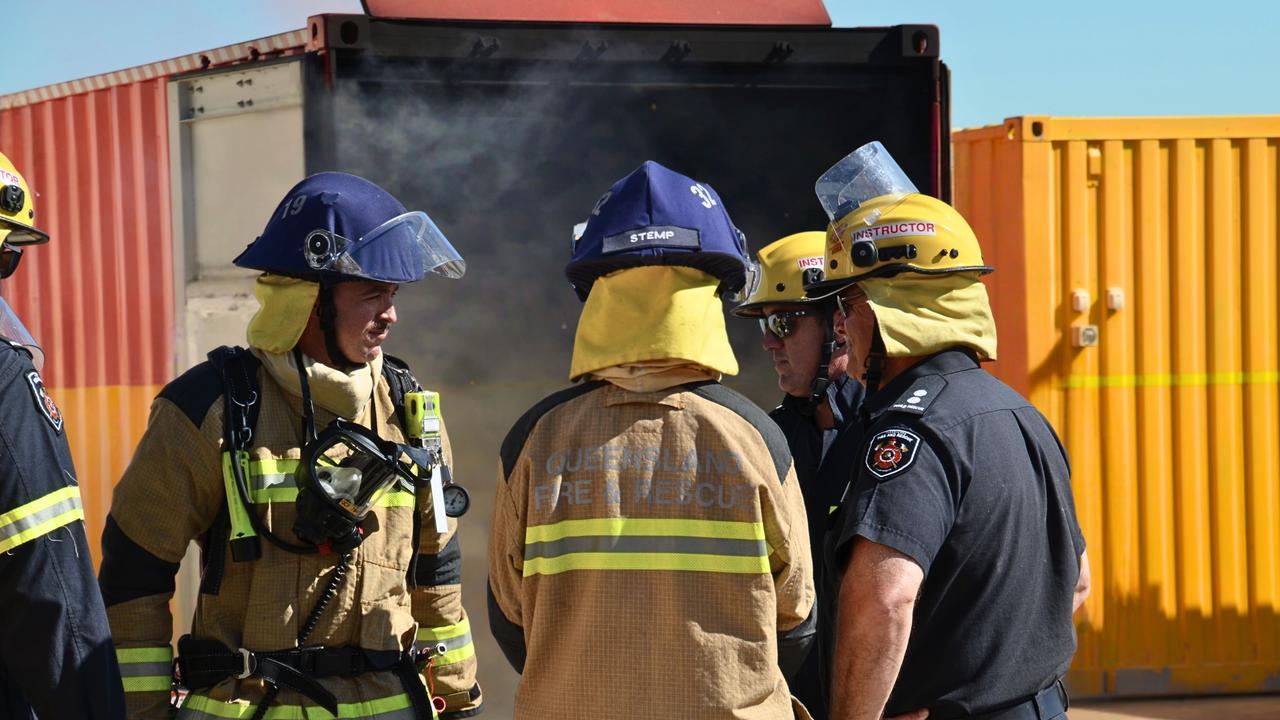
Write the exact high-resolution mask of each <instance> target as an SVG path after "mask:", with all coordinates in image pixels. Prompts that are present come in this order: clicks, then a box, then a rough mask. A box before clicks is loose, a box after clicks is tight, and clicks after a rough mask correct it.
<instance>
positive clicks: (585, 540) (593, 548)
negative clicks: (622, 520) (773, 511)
mask: <svg viewBox="0 0 1280 720" xmlns="http://www.w3.org/2000/svg"><path fill="white" fill-rule="evenodd" d="M590 552H603V553H608V552H616V553H680V554H688V555H727V556H730V557H764V556H767V555H768V554H769V551H768V548H767V546H766V545H765V541H764V540H731V539H723V538H705V537H679V536H671V535H624V536H616V535H590V536H584V537H567V538H561V539H559V540H546V541H542V542H533V543H528V544H526V545H525V548H524V559H525V560H532V559H533V558H554V557H561V556H563V555H569V554H572V553H590Z"/></svg>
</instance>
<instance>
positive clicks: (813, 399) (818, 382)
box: [800, 309, 837, 416]
mask: <svg viewBox="0 0 1280 720" xmlns="http://www.w3.org/2000/svg"><path fill="white" fill-rule="evenodd" d="M822 320H823V335H822V356H821V358H820V359H819V361H818V374H817V375H815V376H814V378H813V383H812V384H810V385H809V399H808V401H806V402H805V404H804V405H803V406H802V407H801V408H800V414H801V415H805V416H812V415H813V414H814V413H815V412H817V410H818V406H819V405H821V404H822V400H823V398H825V397H826V396H827V388H829V387H831V376H830V369H829V366H830V365H831V356H832V354H834V353H835V351H836V345H837V342H836V333H835V329H834V328H833V327H832V326H831V322H832V313H831V310H830V309H827V310H826V311H824V312H823V314H822Z"/></svg>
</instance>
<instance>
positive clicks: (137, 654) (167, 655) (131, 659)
mask: <svg viewBox="0 0 1280 720" xmlns="http://www.w3.org/2000/svg"><path fill="white" fill-rule="evenodd" d="M116 660H117V661H119V662H120V663H121V664H124V663H143V662H145V663H150V662H169V661H170V660H173V648H171V647H168V646H165V647H142V648H119V649H117V650H116Z"/></svg>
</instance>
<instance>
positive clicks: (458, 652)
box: [418, 618, 476, 665]
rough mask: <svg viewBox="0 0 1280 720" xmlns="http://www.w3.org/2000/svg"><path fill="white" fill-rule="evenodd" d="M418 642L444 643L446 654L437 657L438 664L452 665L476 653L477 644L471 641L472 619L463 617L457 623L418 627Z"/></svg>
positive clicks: (436, 662)
mask: <svg viewBox="0 0 1280 720" xmlns="http://www.w3.org/2000/svg"><path fill="white" fill-rule="evenodd" d="M418 642H419V643H421V644H437V643H440V644H443V645H444V646H445V652H444V654H442V655H440V656H439V657H437V658H436V660H435V664H436V665H452V664H454V663H459V662H462V661H463V660H466V659H467V658H469V657H474V656H475V654H476V646H475V644H474V643H473V642H472V641H471V621H470V620H469V619H468V618H463V619H462V622H460V623H458V624H456V625H445V626H444V627H435V628H428V627H420V628H418Z"/></svg>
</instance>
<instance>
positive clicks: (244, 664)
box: [236, 648, 258, 680]
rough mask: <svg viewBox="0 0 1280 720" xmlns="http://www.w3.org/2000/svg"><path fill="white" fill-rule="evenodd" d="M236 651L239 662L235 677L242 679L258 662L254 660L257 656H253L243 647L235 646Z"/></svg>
mask: <svg viewBox="0 0 1280 720" xmlns="http://www.w3.org/2000/svg"><path fill="white" fill-rule="evenodd" d="M236 653H238V654H239V655H240V662H241V669H240V674H239V675H236V679H237V680H244V679H245V678H247V677H249V676H250V675H252V674H253V671H254V669H256V666H257V664H258V663H257V662H256V660H257V658H255V657H254V656H253V653H251V652H249V651H248V650H245V649H244V648H236Z"/></svg>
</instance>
